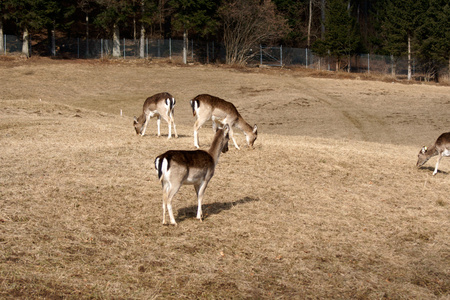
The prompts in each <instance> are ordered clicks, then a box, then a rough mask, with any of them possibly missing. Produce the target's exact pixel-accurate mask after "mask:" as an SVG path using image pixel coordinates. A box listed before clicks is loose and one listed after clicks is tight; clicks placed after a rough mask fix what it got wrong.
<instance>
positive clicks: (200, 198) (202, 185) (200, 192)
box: [194, 181, 208, 222]
mask: <svg viewBox="0 0 450 300" xmlns="http://www.w3.org/2000/svg"><path fill="white" fill-rule="evenodd" d="M207 185H208V183H207V182H206V181H203V182H201V183H200V184H198V185H195V186H194V187H195V191H196V192H197V201H198V208H197V219H199V220H200V222H202V217H203V212H202V201H203V195H204V194H205V190H206V186H207Z"/></svg>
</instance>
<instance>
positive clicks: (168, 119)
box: [162, 115, 172, 139]
mask: <svg viewBox="0 0 450 300" xmlns="http://www.w3.org/2000/svg"><path fill="white" fill-rule="evenodd" d="M162 117H163V119H164V121H166V122H167V124H168V125H169V135H168V136H167V138H168V139H170V138H171V137H172V118H171V117H170V115H168V116H166V115H162Z"/></svg>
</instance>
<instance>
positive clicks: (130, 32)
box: [0, 0, 450, 77]
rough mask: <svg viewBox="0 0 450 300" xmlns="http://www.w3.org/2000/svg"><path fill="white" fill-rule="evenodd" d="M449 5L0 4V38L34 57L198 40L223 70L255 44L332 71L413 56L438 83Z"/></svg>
mask: <svg viewBox="0 0 450 300" xmlns="http://www.w3.org/2000/svg"><path fill="white" fill-rule="evenodd" d="M449 2H450V1H449V0H372V1H369V0H297V1H295V0H273V1H268V0H267V1H264V0H262V1H261V0H231V1H230V0H222V1H212V0H198V1H194V0H62V1H56V0H2V1H0V33H1V36H2V37H3V35H17V36H20V37H21V39H22V40H24V41H26V40H27V39H29V36H30V35H31V36H32V37H33V40H36V39H39V40H41V41H43V42H42V43H43V44H46V45H47V47H43V48H42V49H41V52H40V53H39V54H40V55H52V47H51V45H52V41H54V39H55V38H56V37H67V38H82V39H99V38H111V39H113V40H118V39H119V38H126V39H134V40H137V41H139V40H140V39H144V38H183V39H184V40H187V39H202V40H205V41H214V42H217V43H221V44H223V45H224V47H225V49H226V63H229V64H240V63H243V62H245V60H246V53H248V49H251V47H254V45H257V44H265V45H280V44H281V45H283V46H286V47H297V48H308V49H311V50H312V51H314V53H315V54H316V55H319V56H332V57H335V58H336V61H337V62H338V63H339V61H341V60H342V59H345V58H348V57H350V56H352V55H354V54H356V53H370V54H380V55H390V56H392V57H402V56H407V57H408V58H409V60H410V59H411V57H412V56H414V58H415V59H416V60H419V61H420V63H421V64H425V65H427V66H428V69H429V70H430V72H431V73H433V74H435V76H436V77H437V76H438V75H439V73H442V72H444V71H445V72H449V71H448V70H449V65H450V58H449V53H450V3H449ZM2 46H3V43H2ZM24 51H25V52H26V51H27V50H26V49H24ZM445 75H446V76H448V73H447V74H445Z"/></svg>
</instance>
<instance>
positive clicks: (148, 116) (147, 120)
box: [141, 115, 150, 136]
mask: <svg viewBox="0 0 450 300" xmlns="http://www.w3.org/2000/svg"><path fill="white" fill-rule="evenodd" d="M149 121H150V115H147V116H146V117H145V123H144V130H142V133H141V135H142V136H144V134H145V130H146V129H147V125H148V122H149Z"/></svg>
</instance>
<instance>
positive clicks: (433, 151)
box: [427, 144, 439, 157]
mask: <svg viewBox="0 0 450 300" xmlns="http://www.w3.org/2000/svg"><path fill="white" fill-rule="evenodd" d="M438 154H439V152H438V150H437V149H436V144H434V145H433V146H430V147H428V149H427V155H428V157H432V156H435V155H438Z"/></svg>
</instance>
